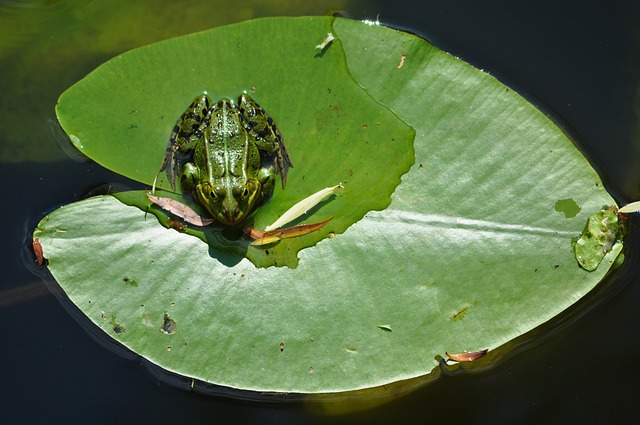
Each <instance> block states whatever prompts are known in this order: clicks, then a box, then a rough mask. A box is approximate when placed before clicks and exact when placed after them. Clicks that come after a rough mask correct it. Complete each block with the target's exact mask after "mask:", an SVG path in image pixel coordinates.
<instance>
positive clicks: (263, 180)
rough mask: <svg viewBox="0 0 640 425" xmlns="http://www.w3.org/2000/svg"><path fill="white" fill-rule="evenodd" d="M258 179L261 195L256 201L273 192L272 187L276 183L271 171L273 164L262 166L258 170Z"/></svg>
mask: <svg viewBox="0 0 640 425" xmlns="http://www.w3.org/2000/svg"><path fill="white" fill-rule="evenodd" d="M258 181H259V182H260V184H261V185H262V186H261V195H260V200H259V201H258V202H262V201H264V200H265V199H266V198H268V197H269V196H271V194H272V193H273V187H274V186H275V185H276V174H275V173H274V172H273V165H269V166H268V167H262V168H260V170H259V171H258Z"/></svg>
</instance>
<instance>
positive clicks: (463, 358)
mask: <svg viewBox="0 0 640 425" xmlns="http://www.w3.org/2000/svg"><path fill="white" fill-rule="evenodd" d="M488 351H489V349H488V348H485V349H484V350H480V351H464V352H462V353H456V354H454V353H448V352H447V357H449V359H450V360H453V361H456V362H460V363H463V362H472V361H474V360H478V359H479V358H480V357H482V356H484V355H485V354H487V352H488Z"/></svg>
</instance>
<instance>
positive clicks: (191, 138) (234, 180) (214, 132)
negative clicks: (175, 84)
mask: <svg viewBox="0 0 640 425" xmlns="http://www.w3.org/2000/svg"><path fill="white" fill-rule="evenodd" d="M290 167H293V164H292V163H291V158H290V156H289V152H288V151H287V148H286V146H285V142H284V139H283V137H282V133H281V132H280V130H279V128H278V127H277V126H276V124H275V121H274V120H273V118H272V117H271V116H270V115H269V114H268V113H267V112H266V111H265V110H264V108H262V107H261V106H260V105H259V104H258V102H256V101H255V100H253V99H252V98H251V96H249V95H248V94H247V93H243V94H241V95H240V96H239V97H238V98H237V101H236V102H234V101H233V100H232V99H229V98H221V99H220V100H218V101H217V102H215V103H214V102H213V101H212V99H211V97H209V95H208V94H206V93H204V94H202V95H199V96H197V97H196V98H195V99H194V100H193V102H192V103H191V105H189V107H188V108H187V109H186V111H185V112H184V113H183V114H182V115H181V116H180V118H179V119H178V121H177V122H176V124H175V126H174V128H173V130H172V133H171V136H170V138H169V143H168V145H167V149H166V151H165V155H164V157H163V161H162V166H161V168H160V172H162V171H165V173H166V176H167V180H168V182H169V184H170V185H171V188H172V189H173V190H174V191H175V190H176V178H179V180H180V188H181V190H182V192H183V193H187V194H189V195H190V196H191V198H192V199H193V200H194V201H195V202H196V203H197V204H199V205H200V206H202V207H203V208H204V209H205V210H206V211H207V212H208V213H209V214H210V215H211V217H213V218H214V219H215V220H217V221H219V222H221V223H222V224H225V225H235V224H238V223H241V222H243V221H244V220H245V219H246V218H247V217H249V216H250V215H251V214H252V212H253V211H254V210H255V208H256V207H257V206H259V205H261V204H262V203H264V202H265V201H266V200H267V199H269V198H270V197H271V196H272V194H273V191H274V187H275V181H276V174H279V175H280V182H281V185H282V188H283V189H284V188H285V186H286V183H287V172H288V169H289V168H290Z"/></svg>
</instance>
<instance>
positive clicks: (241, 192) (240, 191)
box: [233, 185, 249, 199]
mask: <svg viewBox="0 0 640 425" xmlns="http://www.w3.org/2000/svg"><path fill="white" fill-rule="evenodd" d="M233 194H234V195H235V196H238V197H240V198H242V199H246V198H247V197H248V196H249V188H247V186H246V185H243V186H236V187H234V188H233Z"/></svg>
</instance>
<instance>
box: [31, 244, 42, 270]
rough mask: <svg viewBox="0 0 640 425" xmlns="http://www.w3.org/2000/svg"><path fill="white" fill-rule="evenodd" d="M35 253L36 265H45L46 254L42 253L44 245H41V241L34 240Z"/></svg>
mask: <svg viewBox="0 0 640 425" xmlns="http://www.w3.org/2000/svg"><path fill="white" fill-rule="evenodd" d="M33 253H34V254H35V255H36V263H38V265H39V266H41V265H43V264H44V254H43V253H42V245H40V239H38V238H34V239H33Z"/></svg>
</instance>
